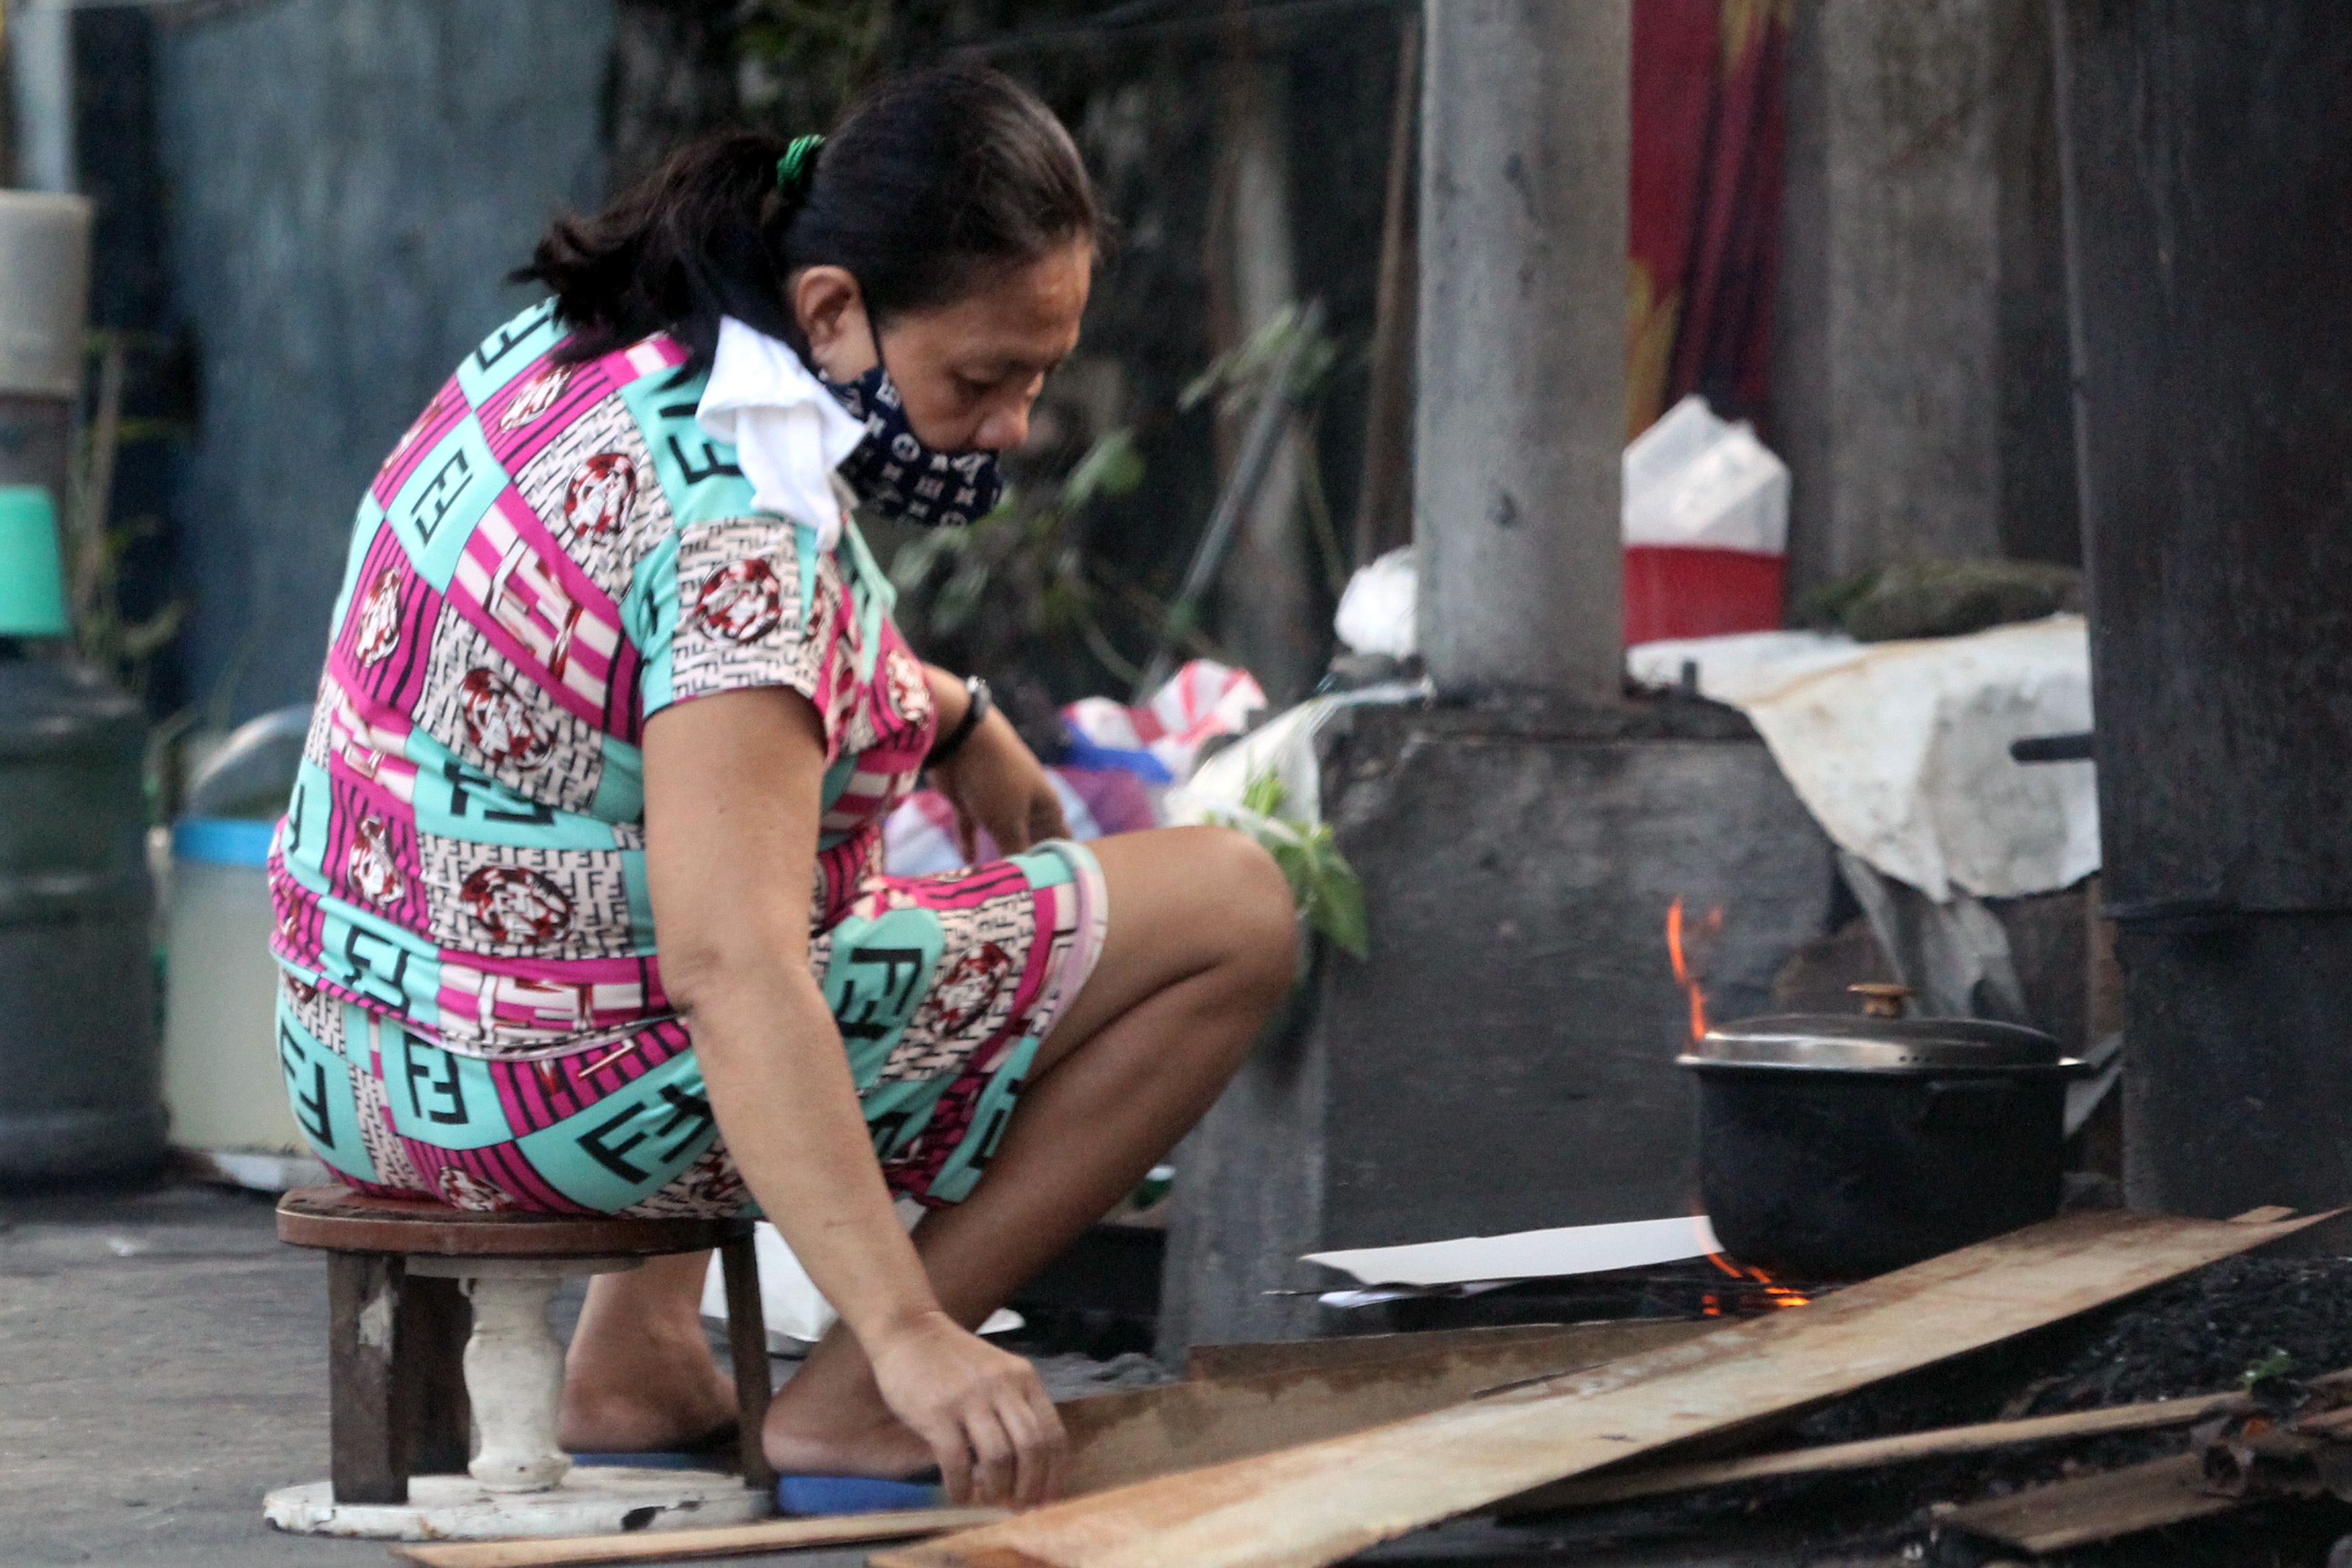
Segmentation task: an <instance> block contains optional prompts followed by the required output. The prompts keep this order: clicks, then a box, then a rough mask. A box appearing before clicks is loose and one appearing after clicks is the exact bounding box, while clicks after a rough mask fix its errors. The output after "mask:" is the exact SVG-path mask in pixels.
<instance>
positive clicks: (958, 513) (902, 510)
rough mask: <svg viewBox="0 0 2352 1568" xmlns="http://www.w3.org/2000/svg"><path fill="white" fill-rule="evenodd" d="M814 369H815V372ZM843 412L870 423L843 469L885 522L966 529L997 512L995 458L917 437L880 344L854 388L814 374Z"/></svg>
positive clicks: (999, 487)
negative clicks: (947, 449) (892, 519)
mask: <svg viewBox="0 0 2352 1568" xmlns="http://www.w3.org/2000/svg"><path fill="white" fill-rule="evenodd" d="M811 368H812V369H814V367H813V366H812V367H811ZM815 375H816V378H817V380H819V381H821V382H823V383H824V389H825V390H826V391H827V392H830V393H832V394H833V395H834V396H835V397H837V398H839V399H840V400H841V405H842V406H843V407H844V408H846V409H848V410H849V412H850V413H851V414H852V415H854V416H856V417H857V418H860V419H863V420H865V421H866V439H865V440H863V441H860V442H859V443H858V444H857V447H856V450H854V451H852V452H851V453H850V454H849V456H848V457H846V458H843V459H842V461H841V466H840V468H839V469H838V470H837V471H838V472H839V473H840V475H841V477H842V478H843V479H846V480H848V481H849V488H850V489H852V490H854V491H856V495H857V499H858V500H860V501H863V502H864V503H865V504H866V505H867V506H870V507H872V508H873V509H874V510H877V511H878V512H880V513H881V514H882V515H883V516H885V517H895V518H901V519H903V520H905V521H908V522H919V523H924V524H927V525H931V526H939V525H946V526H949V527H957V528H960V527H961V526H963V525H964V524H966V523H971V522H978V521H980V520H981V519H982V518H983V517H986V516H987V515H988V514H989V513H990V512H992V511H994V510H996V503H997V501H998V500H1000V499H1001V498H1002V497H1003V494H1004V478H1003V475H1002V474H1000V473H998V472H997V470H996V454H995V453H993V452H981V451H974V452H942V451H940V449H939V448H938V447H933V446H931V445H929V443H927V442H925V441H924V440H923V439H922V437H919V436H917V435H916V434H915V431H914V426H911V425H909V424H908V422H907V405H906V401H905V399H903V398H901V397H900V396H899V395H898V385H897V384H896V383H894V382H892V381H891V379H890V372H889V369H888V367H887V366H886V365H884V364H883V363H882V342H881V339H880V337H879V336H877V337H876V339H875V342H874V368H873V369H872V370H869V371H867V372H866V374H864V375H861V376H859V377H858V378H857V379H856V380H855V381H835V380H833V379H832V378H831V377H830V376H827V375H826V374H824V372H823V371H822V370H817V371H815Z"/></svg>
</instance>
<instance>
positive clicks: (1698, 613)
mask: <svg viewBox="0 0 2352 1568" xmlns="http://www.w3.org/2000/svg"><path fill="white" fill-rule="evenodd" d="M1624 462H1625V468H1624V478H1625V502H1624V542H1625V641H1626V643H1627V644H1628V645H1629V646H1630V645H1632V644H1634V643H1644V642H1655V641H1657V640H1659V639H1660V638H1663V637H1716V636H1718V635H1721V634H1723V633H1726V632H1761V631H1773V630H1777V629H1778V628H1779V627H1780V622H1781V606H1782V602H1783V599H1784V597H1785V595H1786V593H1787V580H1788V542H1789V467H1788V465H1787V464H1785V463H1783V462H1782V461H1780V458H1777V457H1775V456H1774V455H1773V453H1772V451H1771V449H1770V448H1769V447H1766V446H1765V445H1764V443H1763V442H1761V441H1759V440H1758V439H1757V438H1756V432H1755V430H1754V429H1753V428H1752V427H1751V426H1748V424H1747V423H1746V422H1744V421H1743V422H1741V423H1738V424H1727V423H1726V422H1725V421H1723V420H1721V419H1718V418H1717V417H1716V416H1715V412H1714V410H1712V409H1710V408H1709V407H1708V406H1707V405H1706V399H1705V398H1703V397H1701V396H1699V395H1696V393H1694V394H1693V395H1690V396H1688V397H1685V398H1684V399H1683V400H1682V401H1681V402H1680V403H1677V404H1675V406H1674V407H1673V408H1672V409H1671V410H1669V411H1668V412H1667V414H1666V416H1665V417H1664V418H1663V419H1660V420H1659V421H1658V422H1657V423H1656V424H1655V425H1653V426H1650V427H1649V429H1647V430H1645V431H1643V433H1642V434H1641V435H1640V436H1639V437H1636V438H1635V439H1634V441H1633V445H1631V446H1629V447H1626V448H1625V459H1624Z"/></svg>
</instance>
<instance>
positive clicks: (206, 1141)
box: [163, 816, 310, 1155]
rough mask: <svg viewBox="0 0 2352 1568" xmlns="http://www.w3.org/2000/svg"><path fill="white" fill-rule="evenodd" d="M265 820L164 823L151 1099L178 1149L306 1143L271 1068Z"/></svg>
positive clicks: (273, 1001) (304, 1147)
mask: <svg viewBox="0 0 2352 1568" xmlns="http://www.w3.org/2000/svg"><path fill="white" fill-rule="evenodd" d="M272 826H273V825H272V824H269V823H267V822H255V821H247V820H244V819H241V818H236V817H203V816H198V817H188V818H184V819H183V820H182V821H181V822H180V823H179V824H177V825H176V826H174V827H173V830H172V884H171V886H172V891H171V902H170V906H169V910H168V912H167V915H166V918H165V922H164V941H165V943H166V944H167V945H166V948H165V954H166V956H165V966H166V970H165V973H166V979H165V984H164V993H163V995H164V1001H163V1103H164V1104H165V1105H166V1106H168V1107H169V1108H170V1110H171V1112H172V1133H171V1137H172V1142H173V1144H175V1145H176V1146H178V1147H180V1148H183V1149H195V1150H203V1151H206V1152H232V1151H234V1152H253V1153H268V1154H303V1155H307V1154H308V1153H309V1152H310V1146H309V1145H308V1144H307V1143H305V1142H303V1139H302V1131H301V1129H300V1128H299V1126H297V1125H296V1123H295V1121H294V1112H293V1110H292V1108H291V1107H290V1106H289V1104H288V1103H287V1099H286V1085H285V1081H284V1079H283V1077H282V1076H281V1074H280V1072H279V1069H278V1044H277V1042H278V1023H277V1001H278V966H277V963H275V961H273V960H272V959H271V958H270V956H269V934H270V929H271V926H272V923H273V917H272V915H271V913H270V908H269V877H268V870H267V862H268V858H269V836H270V832H271V829H272Z"/></svg>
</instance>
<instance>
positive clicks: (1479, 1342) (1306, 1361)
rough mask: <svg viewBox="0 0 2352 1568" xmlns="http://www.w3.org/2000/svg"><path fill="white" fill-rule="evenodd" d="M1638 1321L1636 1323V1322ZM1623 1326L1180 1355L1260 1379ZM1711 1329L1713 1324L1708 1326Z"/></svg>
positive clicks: (1555, 1326) (1213, 1348)
mask: <svg viewBox="0 0 2352 1568" xmlns="http://www.w3.org/2000/svg"><path fill="white" fill-rule="evenodd" d="M1637 1321H1638V1320H1637ZM1707 1326H1708V1327H1709V1328H1714V1327H1717V1324H1714V1323H1709V1324H1708V1325H1707ZM1620 1327H1622V1321H1620V1322H1608V1323H1511V1324H1506V1325H1503V1326H1501V1327H1497V1328H1486V1329H1437V1330H1433V1331H1428V1332H1425V1333H1417V1334H1349V1335H1347V1336H1345V1337H1343V1338H1340V1339H1332V1340H1276V1341H1273V1342H1267V1343H1252V1344H1231V1345H1194V1346H1192V1348H1191V1349H1190V1350H1187V1351H1186V1352H1184V1376H1185V1379H1186V1380H1187V1381H1188V1382H1189V1381H1192V1380H1193V1379H1197V1378H1204V1377H1260V1376H1264V1375H1265V1374H1266V1373H1276V1372H1307V1371H1315V1370H1325V1369H1328V1368H1331V1367H1335V1366H1360V1365H1362V1364H1365V1363H1370V1362H1386V1361H1410V1360H1412V1359H1413V1358H1414V1357H1416V1356H1424V1355H1431V1354H1434V1353H1437V1352H1446V1351H1457V1350H1483V1349H1486V1348H1487V1347H1488V1346H1492V1345H1507V1344H1517V1342H1520V1341H1522V1340H1543V1339H1567V1338H1572V1337H1574V1336H1575V1335H1578V1334H1581V1333H1587V1332H1591V1331H1609V1330H1613V1329H1617V1328H1620Z"/></svg>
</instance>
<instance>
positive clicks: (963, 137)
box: [514, 66, 1101, 374]
mask: <svg viewBox="0 0 2352 1568" xmlns="http://www.w3.org/2000/svg"><path fill="white" fill-rule="evenodd" d="M785 145H786V143H785V142H784V141H783V139H782V138H780V137H777V136H774V135H772V134H770V133H768V132H759V131H737V132H723V133H721V134H719V135H715V136H710V137H707V138H705V139H704V140H702V141H699V142H695V143H694V144H693V145H691V146H689V147H688V148H686V149H685V150H684V151H683V152H680V153H677V155H676V156H675V157H673V158H671V159H670V160H669V162H668V163H665V164H664V165H662V167H661V168H659V169H657V170H656V171H655V172H654V173H653V174H650V175H648V176H646V178H645V179H644V180H642V181H640V182H639V183H638V184H636V185H635V186H634V187H632V188H631V189H629V190H628V191H626V192H625V193H623V194H622V195H620V196H619V197H617V198H616V199H615V200H614V202H613V203H612V204H611V205H609V206H607V207H606V208H605V209H604V211H603V212H600V213H598V214H596V215H595V216H593V217H565V218H560V219H558V220H557V221H556V222H555V224H554V225H553V226H551V227H550V228H549V229H548V231H547V237H545V238H544V239H541V241H540V242H539V248H538V249H537V250H535V251H534V252H532V255H531V260H530V266H528V267H525V268H520V270H518V271H517V272H516V273H515V274H514V279H515V280H516V281H517V282H528V281H537V282H541V283H544V284H546V285H547V286H548V287H549V288H550V289H552V290H553V291H554V294H555V300H556V308H557V310H558V311H559V312H560V313H561V315H562V319H563V320H564V321H565V322H566V323H567V324H568V325H569V326H571V327H572V330H573V332H574V334H575V335H574V337H573V339H572V342H571V343H569V344H568V345H566V347H565V349H564V351H563V353H562V358H564V359H567V360H570V361H572V362H575V363H576V362H578V361H582V360H587V359H593V358H594V357H596V356H597V355H599V354H602V353H609V352H611V351H612V350H614V349H616V348H620V347H624V346H625V345H626V344H629V343H632V342H636V341H637V340H638V339H640V338H643V337H645V336H646V335H648V334H649V333H652V332H656V331H664V330H667V331H670V332H671V333H673V334H675V335H676V336H677V339H678V340H679V341H680V342H683V343H685V344H686V345H687V347H688V350H689V351H690V352H691V355H692V357H691V358H690V359H689V360H688V362H687V364H686V366H685V370H686V373H687V374H692V373H694V372H696V371H698V370H701V369H703V368H705V367H707V366H708V365H709V363H710V357H711V355H712V353H714V352H715V350H716V348H717V345H718V342H719V317H720V316H722V315H726V316H733V317H735V318H736V319H738V320H739V321H743V322H744V323H746V324H747V325H749V326H751V327H754V328H757V329H758V330H759V331H763V332H766V333H768V334H769V335H770V336H772V337H777V338H782V339H783V340H784V341H786V342H792V343H794V344H798V343H799V342H801V332H800V329H799V326H798V324H797V323H795V322H794V321H793V320H792V319H791V312H790V310H789V308H788V306H787V304H786V301H785V299H784V283H785V280H786V279H788V278H790V277H791V276H792V274H793V273H794V272H796V271H798V270H799V269H800V268H803V267H814V266H821V265H829V266H835V267H842V268H847V269H848V270H849V271H850V272H851V273H852V274H853V275H855V276H856V279H857V282H858V287H859V288H860V289H861V290H863V292H864V294H865V299H866V308H867V310H869V311H870V312H871V313H872V314H873V316H874V317H875V319H876V321H877V325H878V324H879V323H880V322H881V321H887V320H888V319H889V318H891V317H892V316H895V315H898V314H900V313H902V312H906V311H912V310H928V309H931V308H934V307H937V306H940V305H947V304H951V303H953V302H954V301H955V300H960V299H961V298H963V297H964V296H965V295H967V294H968V293H970V292H971V290H972V289H974V288H976V287H979V286H981V285H982V284H983V283H985V282H986V281H987V280H988V279H989V278H990V277H991V276H992V275H995V274H999V273H1002V272H1003V271H1004V270H1006V269H1008V268H1013V267H1018V266H1020V265H1022V264H1024V263H1026V262H1030V261H1034V260H1035V259H1037V258H1039V257H1041V256H1045V255H1047V254H1049V253H1050V252H1052V251H1053V250H1054V249H1055V248H1056V247H1060V246H1063V245H1066V244H1067V243H1069V242H1070V241H1072V240H1075V239H1079V238H1088V239H1091V238H1092V237H1094V236H1095V235H1096V234H1097V230H1098V228H1099V226H1100V221H1101V220H1100V216H1099V214H1098V213H1097V209H1096V205H1095V197H1094V190H1093V187H1092V185H1091V184H1089V183H1088V181H1087V171H1086V164H1085V163H1084V162H1083V161H1082V160H1081V159H1080V158H1079V156H1078V150H1077V148H1076V145H1075V144H1073V143H1072V142H1071V141H1070V134H1069V132H1067V131H1066V130H1064V129H1063V127H1062V122H1061V121H1059V120H1056V119H1055V117H1054V112H1053V110H1049V109H1047V108H1046V107H1045V105H1044V104H1043V103H1040V102H1039V101H1038V100H1036V99H1035V98H1034V96H1032V95H1031V94H1030V93H1029V92H1028V91H1027V89H1024V88H1023V87H1021V86H1020V85H1019V84H1018V83H1016V82H1014V81H1013V79H1011V78H1009V77H1006V76H1004V75H1003V74H1001V73H1000V72H997V71H993V70H989V69H987V68H982V67H974V66H940V67H934V68H930V69H927V70H920V71H915V72H911V73H909V74H908V75H905V76H900V77H894V78H891V79H887V80H885V81H883V82H881V83H879V84H878V85H877V86H875V87H874V88H872V89H869V90H867V91H866V93H865V94H864V95H863V96H862V97H860V98H859V99H858V100H857V101H856V103H854V104H853V105H852V106H851V107H850V110H849V112H848V113H847V114H846V115H845V116H844V117H843V119H842V121H841V125H840V127H839V129H837V130H835V132H833V133H832V134H831V135H830V136H828V137H827V138H826V139H825V142H824V146H823V148H821V149H820V150H819V152H818V153H817V155H816V159H815V166H814V174H813V175H812V176H810V177H807V178H805V179H803V181H802V182H800V186H799V189H798V190H797V191H796V192H794V193H792V194H789V195H788V194H786V193H783V192H781V191H779V190H778V188H777V182H776V163H777V160H778V159H779V158H781V157H782V155H783V153H784V148H785Z"/></svg>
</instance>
